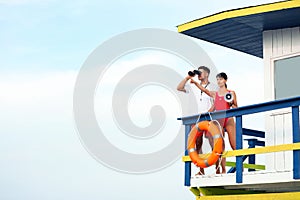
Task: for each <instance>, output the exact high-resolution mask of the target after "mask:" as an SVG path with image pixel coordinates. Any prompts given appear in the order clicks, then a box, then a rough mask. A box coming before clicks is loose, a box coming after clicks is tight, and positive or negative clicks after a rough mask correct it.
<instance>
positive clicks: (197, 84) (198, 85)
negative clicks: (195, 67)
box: [191, 79, 215, 98]
mask: <svg viewBox="0 0 300 200" xmlns="http://www.w3.org/2000/svg"><path fill="white" fill-rule="evenodd" d="M191 83H193V84H195V85H196V86H197V87H198V88H199V89H200V90H201V91H202V92H204V93H205V94H207V95H208V96H210V97H213V98H214V97H215V91H209V90H208V89H207V88H205V87H203V86H202V85H201V84H199V83H198V82H196V81H195V80H194V79H191Z"/></svg>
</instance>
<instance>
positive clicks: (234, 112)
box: [178, 96, 300, 186]
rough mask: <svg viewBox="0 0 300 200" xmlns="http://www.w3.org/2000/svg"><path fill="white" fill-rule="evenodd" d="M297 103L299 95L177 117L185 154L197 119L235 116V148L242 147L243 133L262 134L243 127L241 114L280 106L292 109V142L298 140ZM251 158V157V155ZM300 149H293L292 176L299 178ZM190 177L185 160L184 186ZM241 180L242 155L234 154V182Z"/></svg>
mask: <svg viewBox="0 0 300 200" xmlns="http://www.w3.org/2000/svg"><path fill="white" fill-rule="evenodd" d="M299 105H300V96H299V97H294V98H288V99H282V100H276V101H270V102H265V103H260V104H254V105H249V106H243V107H239V108H233V109H230V110H226V111H217V112H213V113H205V114H202V115H201V116H200V119H198V118H199V115H194V116H188V117H182V118H178V120H182V123H183V125H185V155H188V151H187V138H188V134H189V133H190V131H191V125H193V124H195V123H196V122H197V120H198V121H204V120H210V119H213V120H215V119H222V118H225V117H226V118H228V117H235V121H236V149H237V150H238V149H243V135H250V136H255V137H261V136H263V134H264V133H263V132H261V131H256V130H251V129H243V116H244V115H250V114H254V113H260V112H265V111H270V110H276V109H281V108H289V107H291V109H292V126H293V129H292V130H293V143H297V142H300V130H299ZM252 158H253V157H252ZM299 165H300V150H294V151H293V178H294V179H300V166H299ZM190 178H191V162H185V182H184V185H185V186H190ZM242 182H243V156H236V183H242Z"/></svg>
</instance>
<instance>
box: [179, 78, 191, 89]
mask: <svg viewBox="0 0 300 200" xmlns="http://www.w3.org/2000/svg"><path fill="white" fill-rule="evenodd" d="M191 78H192V77H190V76H187V77H185V78H184V79H183V80H182V81H181V82H180V83H179V84H178V86H177V90H178V91H181V92H186V89H185V88H184V87H185V84H186V82H188V80H190V79H191Z"/></svg>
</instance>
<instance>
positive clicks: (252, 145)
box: [248, 139, 257, 172]
mask: <svg viewBox="0 0 300 200" xmlns="http://www.w3.org/2000/svg"><path fill="white" fill-rule="evenodd" d="M256 142H257V139H249V140H248V148H255V145H256ZM248 163H249V164H255V154H251V155H249V158H248ZM252 171H255V169H251V168H249V169H248V172H252Z"/></svg>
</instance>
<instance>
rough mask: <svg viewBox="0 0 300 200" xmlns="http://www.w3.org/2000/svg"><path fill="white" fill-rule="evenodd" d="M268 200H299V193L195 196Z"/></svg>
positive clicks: (223, 199) (215, 199)
mask: <svg viewBox="0 0 300 200" xmlns="http://www.w3.org/2000/svg"><path fill="white" fill-rule="evenodd" d="M211 199H213V200H218V199H220V200H253V199H259V200H269V199H276V200H277V199H284V200H296V199H300V192H287V193H264V194H239V195H213V196H197V197H196V200H211Z"/></svg>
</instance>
